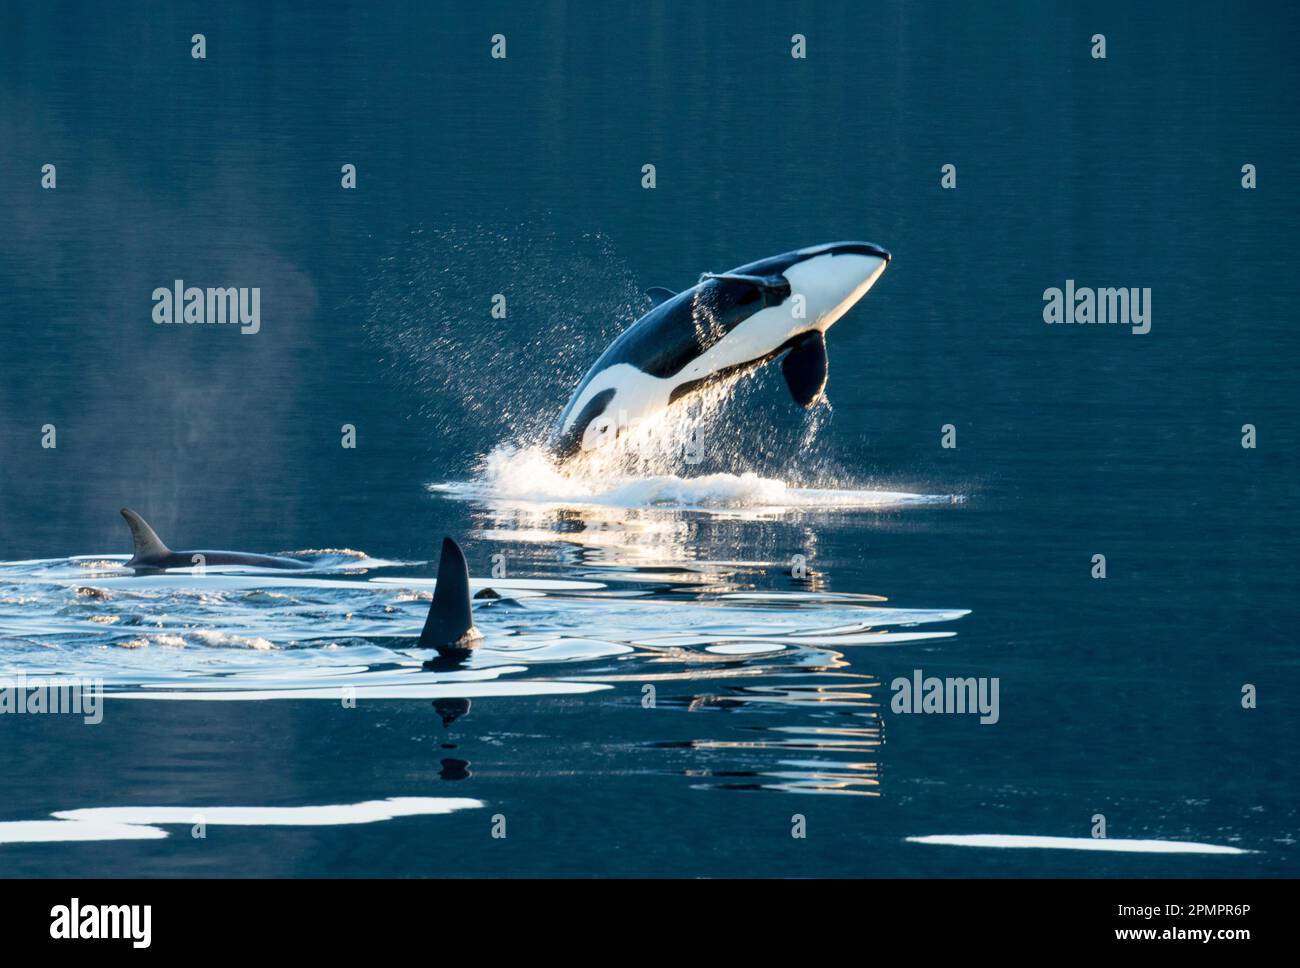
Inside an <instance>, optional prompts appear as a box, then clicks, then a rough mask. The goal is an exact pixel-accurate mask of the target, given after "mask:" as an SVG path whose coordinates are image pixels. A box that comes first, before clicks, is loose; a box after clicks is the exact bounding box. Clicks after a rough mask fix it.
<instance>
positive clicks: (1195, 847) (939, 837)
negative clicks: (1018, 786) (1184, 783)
mask: <svg viewBox="0 0 1300 968" xmlns="http://www.w3.org/2000/svg"><path fill="white" fill-rule="evenodd" d="M907 840H908V841H909V842H911V843H914V844H944V845H947V846H951V847H1013V848H1026V847H1028V848H1043V849H1051V850H1106V851H1116V852H1119V853H1134V854H1253V853H1255V851H1251V850H1242V849H1241V848H1239V847H1225V846H1222V845H1220V844H1197V843H1191V842H1189V841H1184V840H1117V839H1113V838H1109V837H1037V836H1028V835H1022V834H931V835H930V836H927V837H908V838H907Z"/></svg>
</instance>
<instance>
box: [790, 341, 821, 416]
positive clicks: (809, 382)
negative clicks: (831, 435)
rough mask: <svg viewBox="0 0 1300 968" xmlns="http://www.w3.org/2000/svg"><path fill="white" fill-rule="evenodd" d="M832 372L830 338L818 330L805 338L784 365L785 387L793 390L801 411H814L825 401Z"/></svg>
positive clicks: (791, 392)
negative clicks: (828, 355) (814, 408)
mask: <svg viewBox="0 0 1300 968" xmlns="http://www.w3.org/2000/svg"><path fill="white" fill-rule="evenodd" d="M829 369H830V363H829V361H827V359H826V337H824V336H823V335H822V334H821V333H820V332H819V331H818V330H813V331H812V332H811V333H807V334H805V335H804V336H803V337H802V338H801V339H800V340H799V342H797V343H795V344H794V347H793V349H791V350H790V352H789V353H787V354H786V355H785V359H784V360H782V361H781V372H782V373H783V374H785V385H786V386H788V387H789V388H790V396H792V397H794V402H795V403H797V404H799V406H801V407H811V406H812V405H813V404H814V403H816V402H817V401H818V400H819V399H821V395H822V391H823V390H825V389H826V376H827V371H828V370H829Z"/></svg>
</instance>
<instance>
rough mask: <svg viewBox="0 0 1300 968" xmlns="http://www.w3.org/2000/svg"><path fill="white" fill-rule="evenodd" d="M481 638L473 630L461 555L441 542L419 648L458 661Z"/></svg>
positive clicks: (466, 568) (447, 540) (450, 544)
mask: <svg viewBox="0 0 1300 968" xmlns="http://www.w3.org/2000/svg"><path fill="white" fill-rule="evenodd" d="M482 637H483V633H481V632H480V631H479V630H478V629H476V628H475V627H474V613H473V609H472V608H471V607H470V597H469V565H467V564H466V563H465V554H464V552H462V551H461V550H460V545H458V544H456V542H455V541H453V540H452V539H451V538H443V539H442V557H441V558H440V559H439V561H438V583H437V584H436V585H435V586H434V589H433V602H432V603H431V604H430V605H429V617H428V618H426V619H425V620H424V631H423V632H421V633H420V648H422V649H436V650H437V651H438V654H439V655H442V656H451V657H461V656H464V655H466V654H468V653H469V652H470V650H472V649H474V648H477V647H478V643H479V640H480V639H481V638H482Z"/></svg>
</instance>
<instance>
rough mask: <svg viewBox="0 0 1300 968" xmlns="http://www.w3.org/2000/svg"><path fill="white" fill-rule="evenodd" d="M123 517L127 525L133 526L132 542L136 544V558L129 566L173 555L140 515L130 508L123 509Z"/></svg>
mask: <svg viewBox="0 0 1300 968" xmlns="http://www.w3.org/2000/svg"><path fill="white" fill-rule="evenodd" d="M122 517H124V518H126V523H127V524H129V525H130V526H131V540H132V541H133V542H134V543H135V557H134V558H132V559H131V560H130V561H129V562H127V564H129V565H134V564H137V563H139V562H142V561H149V560H151V559H156V558H165V557H166V556H167V555H169V554H171V553H172V552H171V549H170V548H168V547H167V546H166V545H165V544H163V543H162V539H161V538H159V537H158V535H156V534H154V530H153V528H151V527H149V524H148V522H147V521H145V519H144V518H142V517H140V515H138V514H136V513H135V512H134V511H132V510H131V509H130V508H122Z"/></svg>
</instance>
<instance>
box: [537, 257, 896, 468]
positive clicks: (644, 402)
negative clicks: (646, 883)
mask: <svg viewBox="0 0 1300 968" xmlns="http://www.w3.org/2000/svg"><path fill="white" fill-rule="evenodd" d="M889 259H890V255H889V253H888V252H887V251H885V250H884V249H882V248H881V247H880V246H878V245H872V244H871V243H869V242H834V243H831V244H829V245H817V246H811V247H809V248H806V249H799V250H798V251H797V252H787V253H785V254H784V255H778V256H772V257H771V258H768V259H762V260H760V261H758V262H751V263H749V264H748V265H743V266H740V267H739V268H736V269H732V270H731V271H730V272H723V273H717V274H714V273H705V274H704V275H703V276H701V277H700V281H699V283H698V284H697V285H695V286H692V287H691V288H690V289H687V290H685V291H683V292H679V293H673V292H672V291H671V290H668V289H660V288H654V289H650V290H648V291H647V293H646V295H648V296H649V297H650V299H651V301H652V302H653V303H654V306H653V308H652V309H651V310H650V311H649V312H648V313H646V314H645V315H644V316H642V317H641V318H640V319H638V320H637V321H636V322H635V323H633V324H632V325H631V326H630V327H628V329H627V330H625V331H624V332H623V333H622V334H621V335H620V336H619V337H618V338H617V339H616V340H614V342H613V343H611V344H610V345H609V348H608V349H606V350H605V352H604V353H602V354H601V356H600V358H599V359H598V360H597V361H596V363H595V365H594V366H592V368H591V369H590V370H589V371H587V375H586V376H585V377H584V378H583V380H582V382H581V383H580V384H579V385H578V389H577V390H575V391H574V394H573V396H572V397H571V398H570V400H569V403H568V405H567V406H566V407H565V408H564V412H563V413H562V414H561V415H560V420H559V424H558V425H557V427H556V430H555V434H554V436H553V438H552V443H551V448H552V453H553V454H554V455H555V457H556V458H557V459H560V460H564V459H567V458H569V457H572V456H574V455H576V454H580V453H582V452H584V451H591V450H595V449H596V448H598V447H601V446H603V445H604V444H606V443H608V442H610V441H611V440H613V439H615V438H617V436H618V435H619V434H620V433H622V432H623V431H624V430H627V429H630V428H631V427H633V426H635V425H636V424H637V423H638V422H640V421H642V420H645V419H646V418H647V417H651V416H653V415H655V414H657V413H659V412H661V411H663V410H665V409H667V408H668V406H669V405H670V404H672V403H674V402H676V401H677V400H679V399H681V398H682V397H684V396H687V395H688V394H690V393H691V392H693V391H695V390H698V389H700V388H701V387H704V386H707V385H708V384H710V383H712V382H714V381H715V380H719V379H724V378H726V377H728V376H730V375H732V374H735V373H742V372H745V371H747V370H750V369H752V368H754V367H756V366H758V365H759V364H761V363H765V362H767V361H768V360H771V359H774V358H775V357H777V356H780V355H781V354H782V353H786V357H785V359H784V360H782V362H781V370H782V372H783V373H784V374H785V380H786V384H787V385H788V386H789V388H790V393H791V395H792V396H793V397H794V399H795V401H796V402H797V403H799V404H800V405H801V406H804V407H811V406H812V405H813V404H814V403H816V402H817V401H818V400H819V399H821V395H822V391H823V390H824V389H825V387H826V376H827V369H828V364H827V359H826V339H825V333H826V330H827V329H829V328H830V326H831V324H832V323H834V322H835V321H836V320H837V319H839V318H840V317H841V316H843V315H844V314H845V313H846V312H848V311H849V310H850V309H851V308H852V307H853V305H854V303H856V302H857V301H858V300H859V299H861V298H862V297H863V296H865V295H866V294H867V290H869V289H870V288H871V287H872V286H873V285H875V282H876V280H877V279H879V278H880V276H881V274H882V273H883V272H884V271H885V266H887V265H888V264H889ZM787 351H788V352H787Z"/></svg>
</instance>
